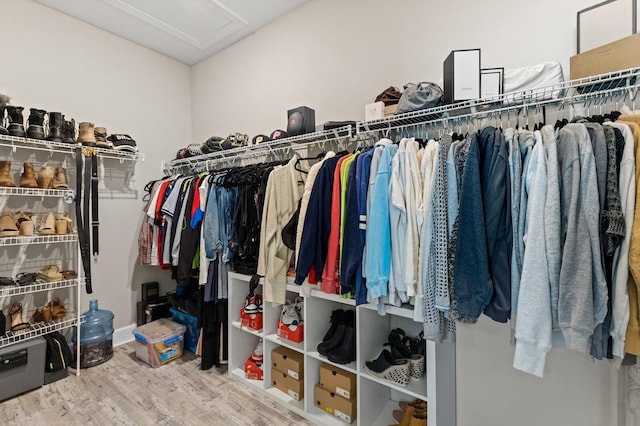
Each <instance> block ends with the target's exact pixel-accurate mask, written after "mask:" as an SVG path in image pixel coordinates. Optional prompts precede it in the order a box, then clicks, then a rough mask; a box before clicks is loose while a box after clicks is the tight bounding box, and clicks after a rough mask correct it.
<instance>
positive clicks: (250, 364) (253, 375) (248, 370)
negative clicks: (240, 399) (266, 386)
mask: <svg viewBox="0 0 640 426" xmlns="http://www.w3.org/2000/svg"><path fill="white" fill-rule="evenodd" d="M244 377H245V378H247V379H249V380H264V370H263V369H262V365H258V364H257V363H256V362H255V361H254V360H253V359H251V358H249V359H247V360H246V361H245V362H244Z"/></svg>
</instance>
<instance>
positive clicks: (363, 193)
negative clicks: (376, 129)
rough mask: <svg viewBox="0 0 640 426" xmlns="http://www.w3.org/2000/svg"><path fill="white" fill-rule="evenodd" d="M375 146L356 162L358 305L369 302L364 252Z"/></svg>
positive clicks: (361, 155)
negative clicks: (358, 262)
mask: <svg viewBox="0 0 640 426" xmlns="http://www.w3.org/2000/svg"><path fill="white" fill-rule="evenodd" d="M373 152H374V150H373V148H372V149H369V150H368V151H366V152H363V153H362V154H360V156H359V157H358V160H357V163H356V168H357V169H356V184H357V185H358V214H359V220H358V233H359V234H360V270H359V271H358V274H356V305H362V304H365V303H367V286H366V280H365V278H364V274H363V273H362V272H363V271H362V267H363V266H362V254H363V253H364V247H365V242H366V238H367V237H366V236H367V199H368V195H369V174H370V172H371V159H372V158H373Z"/></svg>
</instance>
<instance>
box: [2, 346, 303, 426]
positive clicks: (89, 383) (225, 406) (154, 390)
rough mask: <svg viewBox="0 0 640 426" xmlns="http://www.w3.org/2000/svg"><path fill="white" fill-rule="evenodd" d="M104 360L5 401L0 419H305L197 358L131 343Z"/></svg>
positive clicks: (261, 422) (261, 425)
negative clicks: (152, 355)
mask: <svg viewBox="0 0 640 426" xmlns="http://www.w3.org/2000/svg"><path fill="white" fill-rule="evenodd" d="M114 352H115V353H114V356H113V358H112V359H111V360H109V361H107V362H106V363H104V364H102V365H99V366H96V367H93V368H89V369H86V370H81V372H80V373H81V374H80V377H76V376H75V375H71V374H70V375H69V377H67V378H66V379H63V380H59V381H57V382H55V383H52V384H50V385H46V386H43V387H41V388H39V389H36V390H33V391H31V392H28V393H26V394H24V395H21V396H18V397H15V398H12V399H9V400H7V401H4V402H2V403H0V424H1V425H21V426H22V425H46V426H54V425H65V426H69V425H80V424H90V425H243V426H244V425H256V426H267V425H278V426H285V425H308V424H309V423H308V422H306V421H305V420H304V419H302V418H301V417H299V416H298V415H296V414H295V413H292V412H290V411H288V410H286V409H284V408H282V407H281V406H280V405H278V404H277V403H275V402H273V401H271V400H269V399H268V398H266V397H264V396H261V395H260V394H258V393H257V392H256V391H254V390H253V389H251V388H249V387H248V386H245V385H243V384H242V383H238V382H236V381H234V380H232V379H230V378H229V377H228V376H227V371H226V368H224V369H223V368H216V367H213V368H212V369H210V370H208V371H202V370H200V358H198V357H195V356H194V355H192V354H191V353H189V352H185V355H184V357H183V358H182V359H179V360H176V361H173V362H170V363H168V364H165V365H163V366H161V367H159V368H151V367H149V366H147V365H146V364H144V363H142V362H140V361H139V360H138V359H137V358H136V355H135V349H134V345H133V343H129V344H126V345H122V346H119V347H117V348H115V351H114Z"/></svg>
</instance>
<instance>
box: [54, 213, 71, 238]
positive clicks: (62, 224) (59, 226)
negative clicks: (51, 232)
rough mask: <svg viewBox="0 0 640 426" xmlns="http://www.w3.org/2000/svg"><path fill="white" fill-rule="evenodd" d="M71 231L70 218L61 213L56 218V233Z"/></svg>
mask: <svg viewBox="0 0 640 426" xmlns="http://www.w3.org/2000/svg"><path fill="white" fill-rule="evenodd" d="M69 232H71V218H70V217H69V216H68V215H66V214H63V215H62V216H60V217H59V218H57V219H56V235H65V234H68V233H69Z"/></svg>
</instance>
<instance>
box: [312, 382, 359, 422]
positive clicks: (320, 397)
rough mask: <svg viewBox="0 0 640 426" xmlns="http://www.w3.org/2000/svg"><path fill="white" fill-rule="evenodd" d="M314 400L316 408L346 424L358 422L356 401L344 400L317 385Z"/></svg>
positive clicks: (314, 390) (314, 389)
mask: <svg viewBox="0 0 640 426" xmlns="http://www.w3.org/2000/svg"><path fill="white" fill-rule="evenodd" d="M313 400H314V404H315V406H316V407H318V408H320V409H321V410H324V411H326V412H327V413H330V414H333V415H334V416H336V417H338V418H339V419H341V420H342V421H344V422H347V423H353V422H354V421H355V420H356V400H355V399H347V398H343V397H341V396H340V395H336V394H335V393H331V392H329V391H328V390H326V389H325V388H323V387H322V386H320V384H317V385H315V386H314V388H313Z"/></svg>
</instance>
